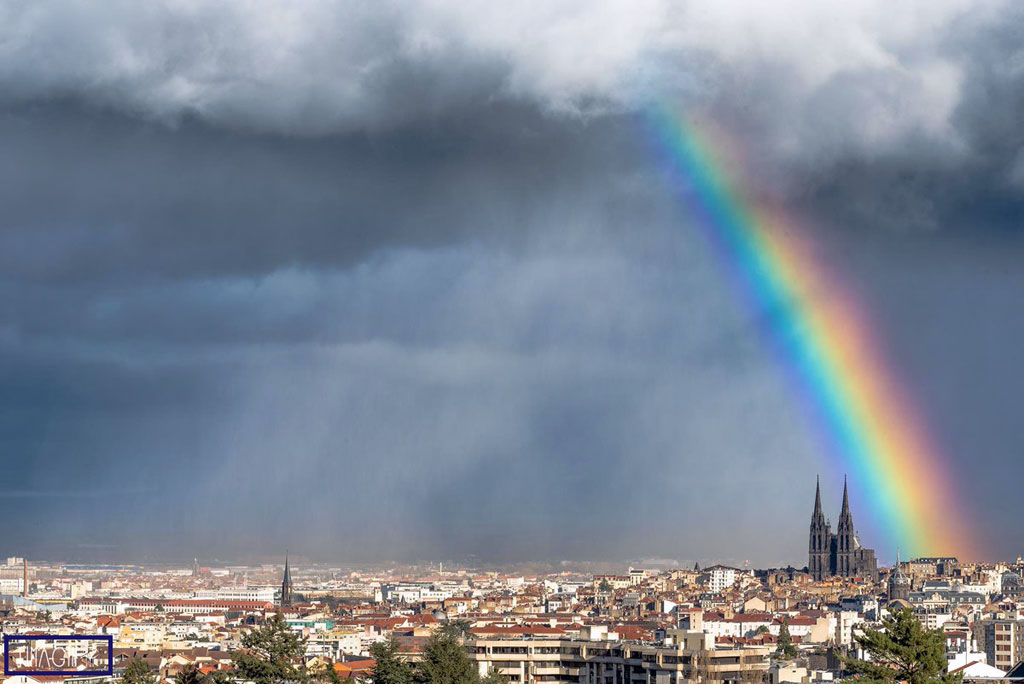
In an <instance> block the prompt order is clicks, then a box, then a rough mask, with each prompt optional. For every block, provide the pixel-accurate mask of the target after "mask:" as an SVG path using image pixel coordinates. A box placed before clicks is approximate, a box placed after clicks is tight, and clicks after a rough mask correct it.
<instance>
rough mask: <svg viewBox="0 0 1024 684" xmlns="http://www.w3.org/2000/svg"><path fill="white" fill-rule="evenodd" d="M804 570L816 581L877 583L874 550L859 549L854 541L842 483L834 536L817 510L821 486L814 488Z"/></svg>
mask: <svg viewBox="0 0 1024 684" xmlns="http://www.w3.org/2000/svg"><path fill="white" fill-rule="evenodd" d="M807 569H808V572H809V573H810V575H811V576H812V577H813V578H814V579H816V580H822V579H825V578H826V577H834V576H836V575H838V576H840V577H865V578H870V579H872V580H877V579H878V563H877V561H876V560H875V552H874V550H873V549H865V548H863V547H862V546H861V545H860V540H859V539H858V538H857V532H856V529H855V528H854V526H853V514H852V513H850V497H849V494H848V492H847V488H846V482H845V481H844V482H843V508H842V511H840V513H839V526H838V528H837V530H836V532H835V533H834V534H833V532H832V525H831V524H830V523H829V522H827V521H826V520H825V514H824V512H823V511H822V508H821V485H820V483H819V484H816V485H815V491H814V511H813V512H812V513H811V532H810V539H809V542H808V560H807Z"/></svg>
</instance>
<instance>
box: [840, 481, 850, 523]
mask: <svg viewBox="0 0 1024 684" xmlns="http://www.w3.org/2000/svg"><path fill="white" fill-rule="evenodd" d="M849 517H850V495H849V493H848V492H847V490H846V476H845V475H843V510H842V511H840V513H839V519H840V520H842V519H843V518H849Z"/></svg>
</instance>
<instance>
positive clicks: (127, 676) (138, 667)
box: [121, 658, 156, 684]
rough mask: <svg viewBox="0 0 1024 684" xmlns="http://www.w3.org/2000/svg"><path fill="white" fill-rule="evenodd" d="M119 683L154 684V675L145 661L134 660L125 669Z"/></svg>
mask: <svg viewBox="0 0 1024 684" xmlns="http://www.w3.org/2000/svg"><path fill="white" fill-rule="evenodd" d="M121 682H122V683H123V684H156V674H154V673H153V670H152V669H151V668H150V667H149V663H147V662H146V661H145V660H141V659H139V658H134V659H133V660H132V661H131V662H130V663H128V667H126V668H125V670H124V675H122V676H121Z"/></svg>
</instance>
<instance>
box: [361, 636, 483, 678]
mask: <svg viewBox="0 0 1024 684" xmlns="http://www.w3.org/2000/svg"><path fill="white" fill-rule="evenodd" d="M479 680H480V675H479V674H478V673H477V669H476V665H475V664H474V663H473V661H472V660H470V659H469V656H468V655H467V654H466V649H465V648H463V647H462V642H461V641H460V640H459V639H458V638H456V637H455V636H453V635H452V634H449V633H447V632H445V631H444V630H441V629H439V630H437V631H435V632H434V633H433V634H432V635H431V636H430V639H428V640H427V643H426V645H425V646H424V647H423V660H422V661H420V663H419V665H418V667H417V668H416V681H417V682H419V683H420V684H478V682H479ZM375 684H376V683H375Z"/></svg>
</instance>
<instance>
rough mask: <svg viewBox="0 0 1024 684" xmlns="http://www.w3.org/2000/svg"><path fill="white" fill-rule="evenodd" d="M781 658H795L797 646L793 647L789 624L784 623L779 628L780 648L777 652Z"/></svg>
mask: <svg viewBox="0 0 1024 684" xmlns="http://www.w3.org/2000/svg"><path fill="white" fill-rule="evenodd" d="M775 652H776V653H777V654H778V655H779V657H780V658H786V659H789V658H795V657H796V646H794V645H793V637H792V636H790V634H789V623H788V622H786V621H785V620H783V621H782V626H781V627H779V647H778V648H777V649H776V651H775Z"/></svg>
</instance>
